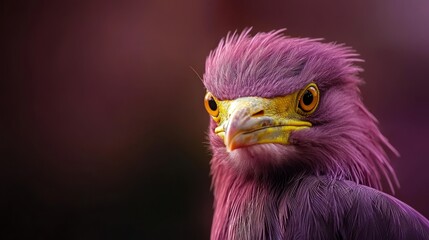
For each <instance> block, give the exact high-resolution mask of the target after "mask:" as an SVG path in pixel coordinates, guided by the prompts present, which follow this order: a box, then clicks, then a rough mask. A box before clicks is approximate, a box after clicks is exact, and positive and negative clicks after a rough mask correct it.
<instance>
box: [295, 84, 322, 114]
mask: <svg viewBox="0 0 429 240" xmlns="http://www.w3.org/2000/svg"><path fill="white" fill-rule="evenodd" d="M318 104H319V89H318V88H317V86H316V84H314V83H312V84H310V85H309V86H307V88H306V89H305V90H304V91H303V92H302V93H301V96H300V97H299V105H298V106H299V109H301V110H302V112H303V114H310V113H312V112H313V111H314V110H315V109H316V107H317V105H318Z"/></svg>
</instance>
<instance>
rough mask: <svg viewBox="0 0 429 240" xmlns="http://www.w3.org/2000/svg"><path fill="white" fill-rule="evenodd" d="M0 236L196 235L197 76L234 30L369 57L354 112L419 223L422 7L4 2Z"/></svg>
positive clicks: (422, 201)
mask: <svg viewBox="0 0 429 240" xmlns="http://www.w3.org/2000/svg"><path fill="white" fill-rule="evenodd" d="M1 8H2V9H1V26H2V40H3V43H2V47H3V48H4V49H3V50H2V56H3V64H2V77H1V88H0V91H1V96H2V104H1V106H2V109H1V118H0V121H1V122H0V131H1V134H0V139H1V156H0V157H1V163H0V164H1V165H0V167H1V168H0V177H1V179H0V180H1V183H0V186H1V192H2V195H1V197H0V203H1V208H2V210H1V212H2V213H1V216H2V218H3V222H6V225H3V226H5V227H6V230H5V231H1V234H2V235H4V237H2V239H20V238H24V237H26V238H28V237H30V236H31V238H32V239H47V238H56V239H175V238H183V239H207V238H208V237H209V231H210V224H211V215H212V209H211V204H212V195H211V192H210V178H209V165H208V162H209V159H210V156H209V153H208V150H207V148H206V146H205V143H204V142H205V141H206V140H205V136H204V132H205V131H206V126H207V123H208V117H207V115H206V113H205V110H204V107H203V104H202V99H203V96H204V93H205V92H204V88H203V86H202V84H201V82H200V80H199V79H198V77H197V76H196V74H195V73H194V72H193V71H192V70H191V68H190V67H192V68H194V69H195V70H196V71H197V72H198V73H199V74H200V75H202V74H203V72H204V61H205V57H206V56H207V54H208V53H209V51H210V50H211V49H213V48H214V47H215V46H216V45H217V43H218V41H219V40H220V38H221V37H223V36H225V34H226V33H227V32H228V31H230V30H235V29H239V30H241V29H243V28H244V27H247V26H254V31H253V33H255V32H257V31H270V30H272V29H279V28H288V30H287V32H286V33H287V34H288V35H292V36H297V37H300V36H301V37H317V38H320V37H321V38H325V39H326V41H336V42H339V43H346V44H347V45H349V46H352V47H354V48H355V49H356V50H357V51H358V52H359V53H360V54H361V56H362V58H363V59H365V62H364V63H362V64H361V66H362V67H363V68H365V72H364V73H362V75H361V76H362V77H363V78H364V79H365V80H366V81H367V83H366V85H364V86H363V87H362V94H363V97H364V102H365V103H366V105H367V106H368V108H369V109H370V110H371V111H372V112H373V113H374V114H375V116H376V117H377V118H378V119H379V121H380V128H381V130H382V132H383V133H384V134H385V135H386V136H387V137H388V138H389V139H390V140H391V142H392V144H393V145H394V146H395V147H396V148H397V149H398V150H399V152H400V153H401V157H400V158H394V159H393V165H394V167H395V169H396V171H397V174H398V177H399V180H400V182H401V188H400V189H399V190H398V191H397V193H396V196H397V197H398V198H399V199H401V200H402V201H404V202H406V203H408V204H409V205H411V206H412V207H414V208H416V209H417V210H418V211H420V212H421V213H422V214H423V215H425V216H426V217H429V204H428V203H429V191H428V185H429V174H428V171H427V170H428V168H429V158H428V155H429V147H428V140H427V139H428V135H429V126H428V122H429V121H428V120H429V114H428V106H429V98H428V96H429V95H428V91H429V79H428V78H429V31H428V30H427V29H428V24H429V13H428V11H429V2H428V1H424V0H421V1H419V0H411V1H399V0H396V1H395V0H394V1H387V0H386V1H353V2H352V1H340V0H335V1H330V4H326V3H322V1H298V0H296V1H288V2H286V1H280V0H278V1H272V2H268V1H260V2H257V1H239V0H234V1H226V0H223V1H191V0H185V1H166V0H165V1H155V0H154V1H129V0H127V1H116V3H113V1H27V2H25V1H7V2H3V3H1Z"/></svg>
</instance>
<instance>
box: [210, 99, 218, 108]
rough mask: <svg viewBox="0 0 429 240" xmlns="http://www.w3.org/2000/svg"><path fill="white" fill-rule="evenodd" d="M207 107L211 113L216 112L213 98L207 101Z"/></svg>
mask: <svg viewBox="0 0 429 240" xmlns="http://www.w3.org/2000/svg"><path fill="white" fill-rule="evenodd" d="M209 107H210V109H211V110H212V111H216V109H217V104H216V101H215V100H214V99H213V98H210V99H209Z"/></svg>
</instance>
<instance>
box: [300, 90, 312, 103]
mask: <svg viewBox="0 0 429 240" xmlns="http://www.w3.org/2000/svg"><path fill="white" fill-rule="evenodd" d="M302 102H303V103H304V105H307V106H308V105H310V104H311V103H312V102H313V94H312V93H311V92H310V91H308V90H307V91H305V93H304V95H303V96H302Z"/></svg>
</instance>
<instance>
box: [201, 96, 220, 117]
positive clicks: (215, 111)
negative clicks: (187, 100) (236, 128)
mask: <svg viewBox="0 0 429 240" xmlns="http://www.w3.org/2000/svg"><path fill="white" fill-rule="evenodd" d="M204 107H206V110H207V112H208V113H209V114H210V115H211V116H213V117H217V116H218V115H219V108H218V106H217V102H216V98H215V97H214V96H213V95H212V94H211V93H209V92H208V93H207V94H206V96H205V97H204Z"/></svg>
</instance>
